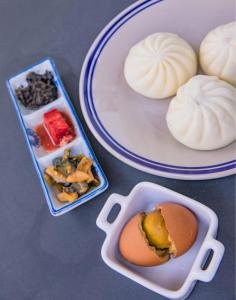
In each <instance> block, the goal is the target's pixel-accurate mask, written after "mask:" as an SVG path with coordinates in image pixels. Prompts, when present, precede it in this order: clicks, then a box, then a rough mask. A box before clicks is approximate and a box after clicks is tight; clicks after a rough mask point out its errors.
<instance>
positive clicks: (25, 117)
mask: <svg viewBox="0 0 236 300" xmlns="http://www.w3.org/2000/svg"><path fill="white" fill-rule="evenodd" d="M45 71H50V72H51V73H52V74H53V78H54V83H55V85H56V87H57V90H58V99H56V100H54V101H53V102H51V103H49V104H46V105H44V106H42V107H40V108H39V109H37V110H31V109H28V108H25V107H24V106H23V105H22V104H21V103H20V102H19V100H18V99H17V97H16V95H15V89H16V88H18V87H20V86H25V85H26V76H27V74H28V73H29V72H36V73H38V74H44V73H45ZM7 87H8V90H9V93H10V95H11V98H12V101H13V104H14V106H15V109H16V112H17V115H18V117H19V120H20V123H21V126H22V129H23V132H24V135H25V139H26V142H27V145H28V147H29V150H30V153H31V156H32V159H33V162H34V165H35V168H36V171H37V173H38V176H39V179H40V182H41V185H42V187H43V191H44V194H45V197H46V200H47V203H48V206H49V210H50V212H51V214H52V215H54V216H58V215H61V214H64V213H65V212H68V211H70V210H71V209H73V208H75V207H77V206H79V205H81V204H82V203H84V202H86V201H88V200H90V199H92V198H93V197H95V196H97V195H98V194H100V193H102V192H103V191H104V190H106V188H107V187H108V182H107V179H106V176H105V174H104V172H103V171H102V169H101V166H100V165H99V163H98V161H97V159H96V157H95V155H94V152H93V150H92V148H91V146H90V144H89V142H88V140H87V137H86V136H85V133H84V131H83V129H82V126H81V124H80V121H79V119H78V117H77V115H76V112H75V110H74V108H73V106H72V103H71V101H70V99H69V96H68V94H67V92H66V90H65V88H64V86H63V84H62V81H61V79H60V76H59V73H58V71H57V69H56V66H55V64H54V62H53V60H52V59H50V58H47V59H44V60H43V61H41V62H39V63H37V64H35V65H33V66H31V67H29V68H27V69H25V70H24V71H22V72H21V73H19V74H17V75H16V76H13V77H11V78H10V79H9V80H7ZM52 109H58V110H59V111H60V112H62V113H63V114H66V115H67V116H68V117H69V119H70V122H71V123H72V126H73V129H74V133H75V138H74V139H73V140H72V141H71V142H69V143H68V144H66V145H64V146H61V147H58V148H56V149H54V150H53V151H51V152H47V151H45V150H44V148H43V147H42V145H40V143H39V142H38V141H39V139H38V137H37V134H36V132H35V127H36V126H37V125H39V124H41V123H42V122H43V115H44V113H46V112H49V111H51V110H52ZM68 148H70V149H71V151H72V155H79V154H84V155H85V156H87V157H90V158H91V159H92V160H93V166H94V168H95V171H96V173H97V175H98V177H99V180H100V183H99V185H98V186H96V187H94V188H93V189H91V190H90V191H88V192H87V193H86V194H84V195H82V196H80V197H79V198H78V199H77V200H75V201H74V202H71V203H62V202H59V201H58V200H57V197H56V192H55V190H54V189H53V188H52V187H50V186H49V185H48V184H47V183H46V181H45V179H44V177H43V171H44V169H45V168H46V167H47V166H49V165H50V164H52V160H53V159H54V158H56V157H58V156H63V152H64V150H65V149H68Z"/></svg>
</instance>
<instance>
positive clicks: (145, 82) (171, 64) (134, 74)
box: [124, 32, 197, 99]
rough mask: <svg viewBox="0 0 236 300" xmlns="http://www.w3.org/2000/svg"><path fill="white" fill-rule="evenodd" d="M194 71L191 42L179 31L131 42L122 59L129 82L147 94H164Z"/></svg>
mask: <svg viewBox="0 0 236 300" xmlns="http://www.w3.org/2000/svg"><path fill="white" fill-rule="evenodd" d="M196 72H197V58H196V55H195V52H194V50H193V49H192V48H191V46H190V45H189V44H188V43H187V42H186V41H185V40H183V39H182V38H180V37H179V36H178V35H176V34H173V33H165V32H159V33H155V34H152V35H150V36H148V37H147V38H145V39H144V40H142V41H140V42H139V43H137V44H136V45H134V46H133V47H132V48H131V49H130V51H129V54H128V56H127V58H126V60H125V65H124V75H125V79H126V81H127V83H128V84H129V86H130V87H131V88H132V89H133V90H135V91H136V92H138V93H140V94H141V95H143V96H146V97H149V98H154V99H157V98H165V97H169V96H172V95H174V94H176V92H177V89H178V88H179V87H180V86H181V85H182V84H184V83H185V82H186V81H187V80H188V79H189V78H191V77H192V76H193V75H195V74H196Z"/></svg>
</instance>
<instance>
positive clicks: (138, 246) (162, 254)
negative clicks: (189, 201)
mask: <svg viewBox="0 0 236 300" xmlns="http://www.w3.org/2000/svg"><path fill="white" fill-rule="evenodd" d="M156 209H157V210H160V211H161V215H162V217H163V219H164V222H165V227H166V229H167V231H168V239H169V240H170V242H171V245H170V247H169V248H168V249H166V250H157V249H156V248H155V247H153V246H151V245H150V241H148V239H147V235H146V234H145V232H144V230H143V227H142V225H143V220H144V217H145V215H148V213H146V214H145V213H143V212H141V213H139V214H137V215H135V216H134V217H133V218H131V219H130V220H129V221H128V223H127V224H126V225H125V226H124V228H123V230H122V232H121V235H120V240H119V249H120V254H121V255H122V257H123V258H124V259H126V260H127V261H128V262H130V263H132V264H135V265H138V266H145V267H150V266H158V265H160V264H163V263H165V262H167V261H168V260H169V259H170V257H171V256H173V257H177V256H180V255H182V254H184V253H185V252H186V251H188V249H189V248H191V246H192V245H193V243H194V242H195V240H196V237H197V232H198V222H197V219H196V217H195V215H194V214H193V213H192V212H191V211H190V210H189V209H188V208H186V207H184V206H182V205H179V204H177V203H171V202H166V203H161V204H160V205H158V206H157V208H156ZM157 226H158V225H157Z"/></svg>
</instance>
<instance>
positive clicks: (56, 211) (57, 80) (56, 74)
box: [6, 57, 108, 216]
mask: <svg viewBox="0 0 236 300" xmlns="http://www.w3.org/2000/svg"><path fill="white" fill-rule="evenodd" d="M45 61H48V62H49V63H50V64H51V67H52V72H53V75H54V80H55V84H56V85H57V86H58V87H60V88H61V90H62V92H63V96H64V98H65V101H67V103H68V105H69V107H70V110H71V113H72V115H73V117H74V118H75V120H76V121H77V126H78V128H79V131H80V135H81V138H82V139H83V140H84V141H85V143H86V145H87V147H88V151H89V154H90V155H91V157H92V158H93V161H94V163H95V167H96V170H97V172H98V174H99V177H100V178H101V184H100V185H99V186H98V187H96V188H94V189H93V190H91V191H90V192H88V193H87V194H85V195H83V196H81V197H79V198H78V199H77V200H76V201H74V202H73V203H68V204H66V205H64V206H63V207H61V208H58V209H57V208H55V206H54V204H53V201H52V199H51V196H50V192H49V190H48V187H47V184H46V183H45V181H44V178H43V175H42V172H41V170H40V166H39V163H38V160H37V158H36V156H35V154H34V151H33V149H32V145H31V144H30V141H29V137H28V133H27V128H26V126H25V123H24V121H23V117H22V114H21V111H20V108H19V104H18V100H17V99H16V97H15V94H14V92H13V90H12V88H11V84H10V80H11V79H12V78H14V77H16V76H18V75H20V74H22V73H24V72H26V71H28V70H31V69H32V68H34V67H35V66H37V65H40V64H42V63H43V62H45ZM6 85H7V88H8V91H9V93H10V96H11V99H12V102H13V105H14V107H15V110H16V113H17V115H18V118H19V121H20V124H21V127H22V129H23V133H24V137H25V140H26V143H27V145H28V148H29V151H30V155H31V158H32V160H33V163H34V166H35V169H36V172H37V174H38V177H39V180H40V183H41V186H42V188H43V191H44V195H45V198H46V201H47V204H48V207H49V210H50V212H51V214H52V215H53V216H58V215H60V214H61V213H65V212H67V211H69V210H71V209H73V208H75V207H77V206H78V205H80V204H82V203H85V202H87V201H89V200H91V199H92V198H94V197H95V196H98V195H99V194H101V193H102V192H104V191H105V190H106V189H107V188H108V180H107V178H106V175H105V173H104V172H103V169H102V168H101V166H100V164H99V162H98V160H97V158H96V156H95V154H94V151H93V149H92V147H91V145H90V143H89V141H88V138H87V136H86V135H85V132H84V130H83V127H82V125H81V123H80V121H79V118H78V116H77V114H76V112H75V109H74V107H73V105H72V102H71V100H70V98H69V95H68V93H67V91H66V90H65V87H64V85H63V83H62V81H61V77H60V75H59V72H58V70H57V67H56V65H55V63H54V60H53V59H52V58H51V57H45V58H44V59H42V60H40V61H38V62H36V63H34V64H32V65H30V66H28V67H26V68H24V69H22V70H21V71H20V72H19V73H17V74H15V75H14V76H11V78H9V79H8V80H6Z"/></svg>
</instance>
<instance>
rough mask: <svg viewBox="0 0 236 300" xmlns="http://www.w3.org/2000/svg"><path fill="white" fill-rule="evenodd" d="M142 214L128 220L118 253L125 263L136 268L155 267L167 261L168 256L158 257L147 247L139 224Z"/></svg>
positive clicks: (152, 249) (151, 248)
mask: <svg viewBox="0 0 236 300" xmlns="http://www.w3.org/2000/svg"><path fill="white" fill-rule="evenodd" d="M143 216H144V214H143V213H140V214H138V215H136V216H134V217H133V218H131V219H130V220H129V222H128V223H127V224H126V225H125V227H124V229H123V231H122V233H121V235H120V240H119V249H120V253H121V255H122V256H123V258H125V259H126V260H127V261H129V262H130V263H132V264H135V265H138V266H145V267H151V266H157V265H160V264H163V263H164V262H166V261H167V260H168V259H169V255H168V254H167V255H165V256H158V255H157V253H156V252H155V250H154V248H153V247H151V246H149V245H148V242H147V241H146V240H145V234H144V232H142V229H141V224H142V220H143Z"/></svg>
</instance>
